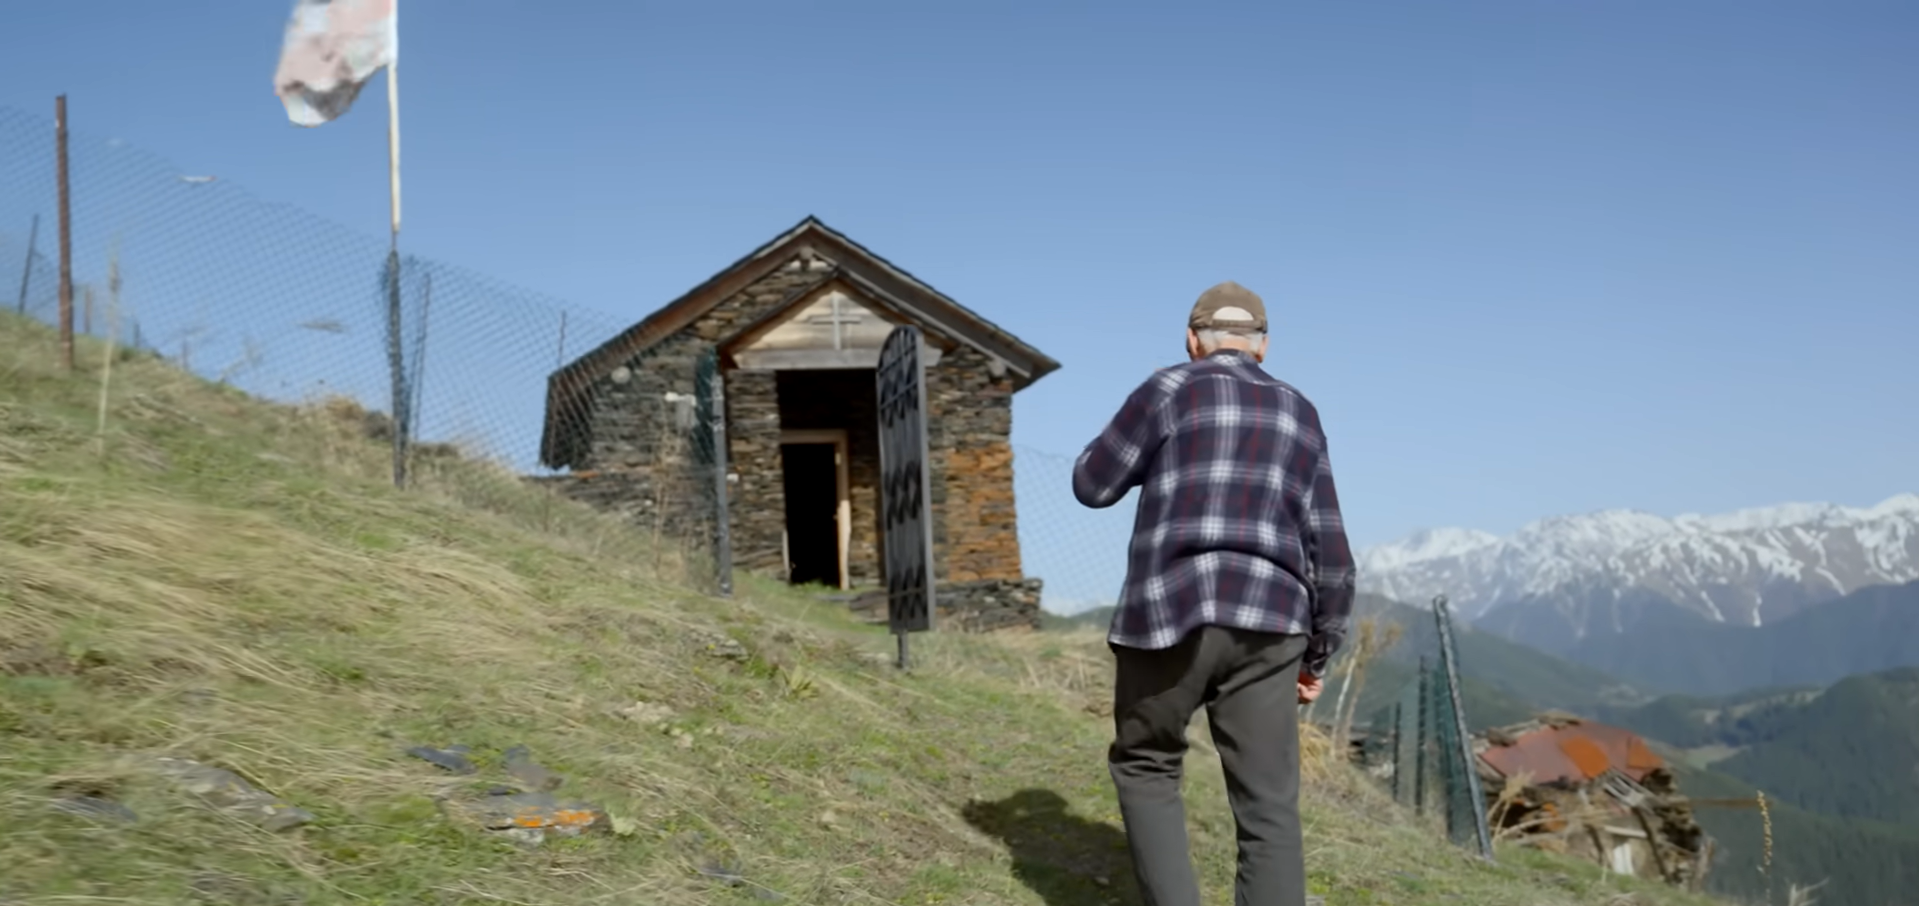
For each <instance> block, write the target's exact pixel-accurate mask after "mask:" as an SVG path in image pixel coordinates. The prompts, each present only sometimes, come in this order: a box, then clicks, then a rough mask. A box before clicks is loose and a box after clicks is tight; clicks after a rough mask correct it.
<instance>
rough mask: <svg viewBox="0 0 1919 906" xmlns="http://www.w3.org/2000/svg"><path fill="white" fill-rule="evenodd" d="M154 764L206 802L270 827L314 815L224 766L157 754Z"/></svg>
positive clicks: (283, 827) (294, 823)
mask: <svg viewBox="0 0 1919 906" xmlns="http://www.w3.org/2000/svg"><path fill="white" fill-rule="evenodd" d="M153 764H154V767H155V768H156V769H157V770H158V771H159V773H160V774H161V775H162V776H165V777H166V778H167V779H169V780H171V781H173V784H174V785H175V786H177V787H179V788H180V789H182V790H184V791H186V792H188V793H190V794H192V795H194V796H197V797H199V798H200V800H201V801H203V802H205V803H207V804H208V805H211V806H213V807H214V808H218V809H220V810H222V811H226V812H231V813H233V814H235V815H238V816H240V817H243V818H246V819H247V820H249V821H252V822H253V823H255V824H258V825H259V826H261V827H264V828H266V829H267V830H270V831H284V830H292V829H293V828H296V827H299V826H301V825H303V824H308V823H310V822H312V821H313V820H314V815H313V813H312V812H309V811H307V810H305V809H302V808H298V807H296V806H293V805H291V804H289V803H287V802H284V801H282V800H281V799H280V797H278V796H275V795H273V794H272V793H268V792H266V791H264V790H260V789H257V788H255V787H254V786H253V784H250V783H248V782H247V781H246V780H245V779H243V778H241V777H240V775H238V774H235V773H233V772H232V771H229V770H226V769H224V768H216V767H212V766H210V765H204V764H201V763H199V762H197V761H189V760H187V759H184V758H156V759H154V760H153Z"/></svg>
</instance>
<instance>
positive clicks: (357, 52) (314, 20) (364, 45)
mask: <svg viewBox="0 0 1919 906" xmlns="http://www.w3.org/2000/svg"><path fill="white" fill-rule="evenodd" d="M398 9H399V0H295V2H294V5H293V17H292V19H291V20H289V21H288V22H287V33H286V42H285V44H284V45H282V46H281V48H280V68H279V69H278V70H277V71H276V72H275V73H274V74H273V93H275V94H277V95H279V96H280V102H281V103H282V104H285V105H286V108H287V118H288V119H290V120H292V121H293V122H294V123H295V124H296V125H301V126H318V125H320V124H321V123H325V122H329V121H331V120H334V119H338V118H339V117H341V116H342V115H344V114H345V113H346V112H347V110H348V109H349V108H351V107H352V106H353V99H354V98H356V97H358V96H359V94H360V87H361V86H363V85H365V84H366V82H367V80H368V79H371V78H373V74H374V73H376V72H379V71H380V68H381V67H383V66H386V65H388V64H390V63H393V62H395V61H397V60H398V59H399V57H400V27H399V22H398V15H397V13H398Z"/></svg>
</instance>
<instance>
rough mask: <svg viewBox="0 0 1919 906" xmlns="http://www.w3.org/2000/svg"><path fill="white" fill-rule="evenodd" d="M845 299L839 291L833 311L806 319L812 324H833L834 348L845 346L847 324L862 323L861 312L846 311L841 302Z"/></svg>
mask: <svg viewBox="0 0 1919 906" xmlns="http://www.w3.org/2000/svg"><path fill="white" fill-rule="evenodd" d="M845 299H846V297H845V296H842V295H840V294H838V293H834V294H833V310H832V312H830V313H828V314H823V315H809V316H808V317H807V319H806V320H807V322H808V323H811V324H831V325H833V348H834V349H842V348H844V346H845V327H846V325H848V324H858V323H860V318H861V317H862V314H861V312H858V311H846V310H844V309H842V308H841V307H840V303H841V302H843V301H845Z"/></svg>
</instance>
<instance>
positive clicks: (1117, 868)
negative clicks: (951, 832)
mask: <svg viewBox="0 0 1919 906" xmlns="http://www.w3.org/2000/svg"><path fill="white" fill-rule="evenodd" d="M960 813H961V815H962V816H963V817H965V819H966V822H967V823H968V824H971V825H973V827H975V828H977V829H978V830H979V831H980V832H982V833H985V834H990V835H992V836H993V837H995V838H998V839H999V840H1000V842H1002V843H1005V844H1006V849H1007V851H1008V852H1009V853H1010V854H1011V855H1012V857H1013V874H1014V876H1015V877H1017V878H1019V880H1020V882H1021V883H1023V884H1025V885H1026V886H1027V887H1029V888H1031V889H1032V891H1033V892H1034V893H1037V894H1039V896H1040V899H1042V900H1045V901H1046V904H1047V906H1139V904H1140V902H1141V901H1140V897H1139V889H1138V887H1137V886H1136V885H1135V884H1134V882H1133V860H1132V856H1131V855H1130V854H1129V853H1128V852H1127V850H1126V833H1125V831H1123V830H1121V829H1119V828H1117V827H1114V826H1112V825H1110V824H1107V823H1105V822H1101V821H1091V820H1088V819H1086V818H1082V817H1080V816H1078V815H1075V814H1072V812H1071V810H1070V809H1069V808H1068V807H1067V804H1066V800H1065V798H1064V797H1062V796H1060V794H1058V793H1055V792H1053V791H1052V790H1038V789H1034V790H1021V791H1019V792H1017V793H1014V794H1013V795H1011V796H1008V797H1006V798H1004V799H1000V800H997V801H993V802H980V801H973V802H968V803H967V804H966V805H965V806H964V807H963V808H961V810H960Z"/></svg>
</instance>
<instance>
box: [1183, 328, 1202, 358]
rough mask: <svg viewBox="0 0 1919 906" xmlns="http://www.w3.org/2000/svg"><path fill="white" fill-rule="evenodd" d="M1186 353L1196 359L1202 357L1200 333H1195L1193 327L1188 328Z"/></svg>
mask: <svg viewBox="0 0 1919 906" xmlns="http://www.w3.org/2000/svg"><path fill="white" fill-rule="evenodd" d="M1186 355H1187V356H1188V357H1189V358H1194V359H1197V358H1199V357H1200V355H1199V334H1197V333H1195V332H1194V331H1193V329H1192V328H1191V327H1188V328H1186Z"/></svg>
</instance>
